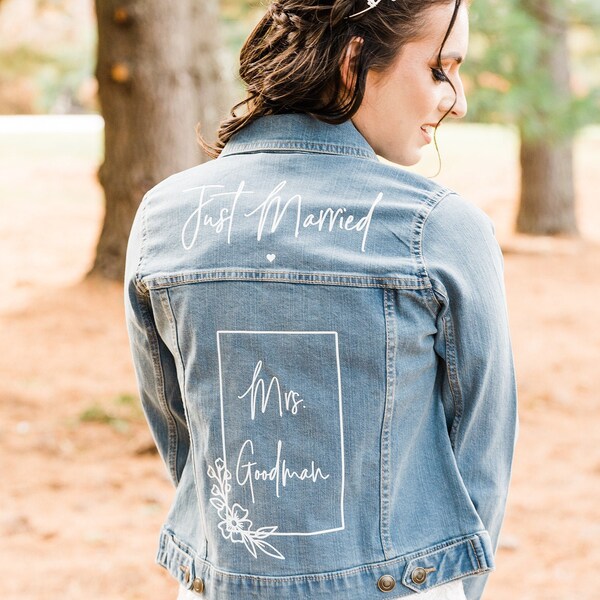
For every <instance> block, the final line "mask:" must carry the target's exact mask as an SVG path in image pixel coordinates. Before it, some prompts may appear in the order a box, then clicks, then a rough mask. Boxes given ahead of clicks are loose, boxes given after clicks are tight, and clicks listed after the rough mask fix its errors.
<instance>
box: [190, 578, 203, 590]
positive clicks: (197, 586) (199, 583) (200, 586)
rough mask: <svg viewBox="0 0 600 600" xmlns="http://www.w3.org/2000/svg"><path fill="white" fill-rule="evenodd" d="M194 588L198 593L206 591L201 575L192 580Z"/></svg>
mask: <svg viewBox="0 0 600 600" xmlns="http://www.w3.org/2000/svg"><path fill="white" fill-rule="evenodd" d="M192 589H193V590H194V591H195V592H196V594H201V593H202V592H203V591H204V581H202V579H200V577H196V579H194V581H193V582H192Z"/></svg>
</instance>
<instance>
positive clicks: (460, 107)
mask: <svg viewBox="0 0 600 600" xmlns="http://www.w3.org/2000/svg"><path fill="white" fill-rule="evenodd" d="M453 84H454V87H455V89H456V93H455V92H454V90H453V89H452V87H451V86H450V85H447V86H445V87H446V88H447V90H448V92H447V94H446V95H445V96H444V98H443V100H442V102H441V103H440V110H441V111H442V113H443V114H446V113H448V112H449V116H451V117H452V118H454V119H462V118H463V117H464V116H465V115H466V114H467V97H466V96H465V90H464V87H463V84H462V81H461V80H460V79H457V80H455V81H453Z"/></svg>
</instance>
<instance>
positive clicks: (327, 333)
mask: <svg viewBox="0 0 600 600" xmlns="http://www.w3.org/2000/svg"><path fill="white" fill-rule="evenodd" d="M221 333H239V334H256V335H261V334H263V335H269V334H271V335H282V334H286V335H333V336H334V337H335V358H336V366H337V376H338V400H339V406H340V451H341V457H342V485H341V495H340V498H341V500H340V516H341V521H342V525H341V527H334V528H333V529H323V530H321V531H310V532H289V533H278V532H273V533H272V534H271V535H279V536H291V535H304V536H306V535H321V534H323V533H332V532H333V531H342V530H343V529H345V528H346V523H345V519H344V493H345V478H346V471H345V459H344V417H343V413H342V373H341V370H340V349H339V344H338V333H337V331H249V330H237V331H236V330H235V329H220V330H217V356H218V360H219V392H220V396H221V439H222V440H223V463H224V465H225V469H227V453H226V451H225V420H224V418H223V415H224V411H223V376H222V375H223V369H222V368H221V341H220V337H219V335H220V334H221ZM225 500H226V502H227V504H228V505H229V498H228V497H227V493H226V497H225Z"/></svg>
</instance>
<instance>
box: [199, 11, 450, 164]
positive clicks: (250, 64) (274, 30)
mask: <svg viewBox="0 0 600 600" xmlns="http://www.w3.org/2000/svg"><path fill="white" fill-rule="evenodd" d="M452 3H454V4H455V8H454V13H453V15H452V19H451V21H450V23H449V25H448V29H447V32H446V35H445V37H444V39H443V40H442V43H441V46H440V54H441V48H442V47H443V46H444V44H445V42H446V40H447V38H448V36H449V35H450V32H451V31H452V27H453V26H454V22H455V20H456V16H457V13H458V9H459V8H460V5H461V0H395V1H394V0H381V1H380V3H379V4H378V5H377V6H376V7H374V8H372V9H371V10H368V11H366V12H364V13H362V14H360V15H357V14H356V13H358V12H360V11H362V10H364V9H365V8H367V7H368V6H369V4H368V1H367V0H275V1H274V2H271V4H270V5H269V8H268V9H267V11H266V13H265V15H264V16H263V18H262V19H261V20H260V22H259V23H258V25H257V26H256V27H255V28H254V31H252V33H251V34H250V37H248V39H247V40H246V42H245V44H244V46H243V48H242V51H241V53H240V71H239V73H240V77H241V79H242V81H243V82H244V83H245V86H246V91H247V96H246V98H245V99H244V100H243V101H241V102H240V103H238V104H236V105H235V106H234V107H233V109H232V111H231V116H230V117H229V118H227V119H225V120H224V121H223V122H222V123H221V125H220V127H219V130H218V139H217V142H216V144H215V146H214V147H213V146H210V145H208V144H206V143H205V142H204V141H202V140H201V144H202V146H203V148H204V150H205V151H206V152H207V153H208V154H209V155H210V156H212V157H216V156H218V155H219V154H220V152H221V150H222V149H223V147H224V146H225V144H226V143H227V141H228V140H229V139H230V138H231V136H233V135H234V134H235V133H236V132H238V131H239V130H240V129H242V128H243V127H244V126H246V125H248V124H249V123H251V122H252V121H254V120H255V119H257V118H259V117H262V116H264V115H275V114H281V113H305V114H310V115H313V116H314V117H316V118H318V119H320V120H321V121H324V122H326V123H332V124H336V123H342V122H344V121H347V120H348V119H350V118H351V117H352V116H353V115H354V114H355V113H356V111H357V110H358V108H359V106H360V104H361V102H362V100H363V96H364V93H365V85H366V79H367V73H368V72H369V70H371V69H373V70H375V71H379V72H381V71H384V70H385V69H386V68H388V67H389V66H390V65H391V64H392V63H393V61H394V59H395V58H396V56H397V55H398V52H399V51H400V49H401V48H402V46H404V45H405V44H406V43H407V42H410V41H414V40H416V39H418V38H419V36H420V35H421V34H422V33H423V31H424V29H425V27H426V25H427V20H426V19H425V18H424V14H423V13H425V11H427V10H428V9H430V8H432V7H434V6H437V5H444V4H452ZM353 15H356V16H353ZM357 37H358V38H361V39H362V40H363V43H362V45H361V50H360V54H359V56H358V58H357V61H356V64H355V71H354V77H353V81H352V85H351V86H350V89H347V88H346V87H345V86H344V84H343V80H342V75H341V70H340V66H341V65H342V63H343V61H344V57H345V52H346V48H347V47H348V45H349V44H350V42H351V41H352V40H353V39H354V38H357ZM438 63H439V64H438V66H439V67H440V68H441V62H440V56H439V55H438Z"/></svg>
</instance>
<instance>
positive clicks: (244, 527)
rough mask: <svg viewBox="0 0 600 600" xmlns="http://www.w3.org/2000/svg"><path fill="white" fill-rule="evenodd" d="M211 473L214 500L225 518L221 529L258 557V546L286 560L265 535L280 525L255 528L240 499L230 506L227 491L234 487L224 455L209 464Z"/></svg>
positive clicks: (212, 498)
mask: <svg viewBox="0 0 600 600" xmlns="http://www.w3.org/2000/svg"><path fill="white" fill-rule="evenodd" d="M207 473H208V476H209V477H210V478H211V479H215V480H216V482H217V483H214V484H213V486H212V488H211V495H212V497H211V499H210V503H211V504H212V505H213V506H214V507H215V508H216V509H217V512H218V514H219V517H220V518H221V522H220V523H219V529H220V530H221V534H222V535H223V537H224V538H225V539H226V540H231V541H232V542H233V543H234V544H241V543H243V544H244V546H246V549H247V550H248V552H250V554H252V556H254V558H257V550H260V551H261V552H263V553H264V554H267V555H268V556H272V557H273V558H278V559H280V560H285V557H284V556H283V554H281V552H279V550H277V548H275V547H274V546H272V545H271V544H269V543H268V542H265V539H266V538H268V537H269V536H270V535H272V534H273V533H274V532H275V531H277V526H272V527H260V528H259V529H252V526H253V525H252V521H251V520H250V519H249V518H248V511H247V510H246V509H245V508H244V507H242V506H241V505H239V504H238V503H237V502H236V503H235V504H234V505H233V506H229V504H228V501H227V494H228V493H229V492H230V491H231V484H230V483H229V481H230V480H231V472H230V471H229V469H227V467H226V466H225V461H224V460H223V459H222V458H217V460H216V461H215V467H212V466H209V467H208V470H207Z"/></svg>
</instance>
